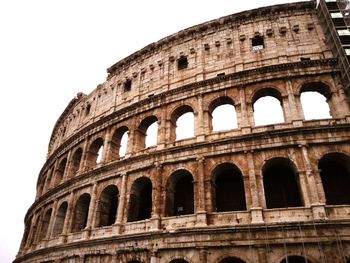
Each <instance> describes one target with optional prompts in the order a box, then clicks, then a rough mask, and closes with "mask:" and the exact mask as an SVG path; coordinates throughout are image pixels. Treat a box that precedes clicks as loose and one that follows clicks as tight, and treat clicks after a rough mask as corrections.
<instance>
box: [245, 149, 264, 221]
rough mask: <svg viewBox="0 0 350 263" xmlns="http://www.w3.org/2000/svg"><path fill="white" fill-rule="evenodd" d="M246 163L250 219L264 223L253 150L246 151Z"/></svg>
mask: <svg viewBox="0 0 350 263" xmlns="http://www.w3.org/2000/svg"><path fill="white" fill-rule="evenodd" d="M246 155H247V163H248V176H249V188H250V196H251V202H252V203H251V206H250V212H251V219H252V224H254V223H264V220H263V214H262V207H261V204H260V202H259V198H260V196H259V188H258V184H257V180H256V175H255V164H254V155H253V152H247V154H246ZM261 196H262V194H261Z"/></svg>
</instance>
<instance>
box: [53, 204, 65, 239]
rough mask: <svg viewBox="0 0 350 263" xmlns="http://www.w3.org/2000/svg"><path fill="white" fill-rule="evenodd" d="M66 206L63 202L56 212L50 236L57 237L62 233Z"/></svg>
mask: <svg viewBox="0 0 350 263" xmlns="http://www.w3.org/2000/svg"><path fill="white" fill-rule="evenodd" d="M67 208H68V204H67V202H63V203H62V204H61V205H60V207H59V208H58V210H57V215H56V220H55V224H54V227H53V231H52V236H53V237H57V236H58V235H60V234H61V233H62V231H63V226H64V221H65V219H66V214H67Z"/></svg>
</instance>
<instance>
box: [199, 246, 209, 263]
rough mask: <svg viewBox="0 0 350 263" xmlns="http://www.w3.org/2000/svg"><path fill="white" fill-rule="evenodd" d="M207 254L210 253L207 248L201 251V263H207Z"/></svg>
mask: <svg viewBox="0 0 350 263" xmlns="http://www.w3.org/2000/svg"><path fill="white" fill-rule="evenodd" d="M207 254H208V251H207V250H206V249H205V248H200V249H199V262H200V263H207Z"/></svg>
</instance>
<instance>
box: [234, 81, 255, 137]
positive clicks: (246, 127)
mask: <svg viewBox="0 0 350 263" xmlns="http://www.w3.org/2000/svg"><path fill="white" fill-rule="evenodd" d="M239 99H240V103H239V104H240V114H239V118H238V120H237V124H238V128H241V130H242V133H250V132H251V127H252V126H253V123H254V118H253V115H252V113H253V108H252V106H251V104H247V102H246V99H245V89H244V86H241V87H240V88H239ZM248 107H249V109H248Z"/></svg>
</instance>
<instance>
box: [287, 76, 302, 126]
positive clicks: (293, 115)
mask: <svg viewBox="0 0 350 263" xmlns="http://www.w3.org/2000/svg"><path fill="white" fill-rule="evenodd" d="M286 90H287V94H288V106H289V107H288V108H289V116H290V119H289V121H290V122H292V123H293V125H294V126H301V122H302V120H303V119H304V114H303V112H302V109H301V108H300V107H299V106H298V103H297V102H298V101H297V100H296V96H295V95H294V90H293V85H292V82H291V80H290V79H288V80H287V81H286ZM298 98H299V97H298ZM299 102H300V101H299ZM299 104H300V103H299ZM286 121H287V120H286Z"/></svg>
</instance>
